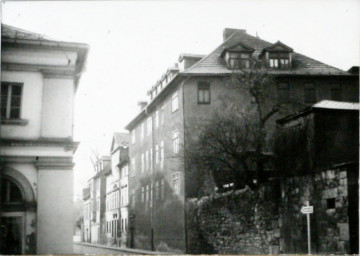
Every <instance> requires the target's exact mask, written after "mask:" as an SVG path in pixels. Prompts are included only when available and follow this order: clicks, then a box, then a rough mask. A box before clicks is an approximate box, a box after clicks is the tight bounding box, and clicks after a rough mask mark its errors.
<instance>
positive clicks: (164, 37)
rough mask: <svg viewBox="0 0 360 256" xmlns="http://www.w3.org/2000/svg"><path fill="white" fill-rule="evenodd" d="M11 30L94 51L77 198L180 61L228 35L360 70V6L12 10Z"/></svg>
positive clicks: (83, 101)
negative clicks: (95, 161)
mask: <svg viewBox="0 0 360 256" xmlns="http://www.w3.org/2000/svg"><path fill="white" fill-rule="evenodd" d="M2 14H3V16H2V20H3V22H4V23H6V24H9V25H12V26H16V27H19V28H22V29H26V30H30V31H33V32H36V33H40V34H45V35H47V36H49V37H52V38H55V39H60V40H64V41H75V42H82V43H87V44H89V45H90V52H89V57H88V60H87V65H86V66H87V67H86V72H85V73H83V75H82V77H81V81H80V86H79V89H78V91H77V95H76V99H75V100H76V102H75V135H74V139H75V140H77V141H80V142H81V145H80V147H79V148H78V150H77V153H76V155H75V162H76V166H75V193H78V192H79V191H80V189H81V186H83V185H84V184H86V181H87V179H88V178H90V177H91V175H93V170H92V167H91V163H90V160H89V157H90V156H89V155H90V149H98V150H100V151H101V152H102V154H104V155H106V154H109V151H110V142H111V137H112V133H113V132H114V131H124V127H125V126H126V125H127V124H128V123H129V121H131V119H132V118H133V117H135V115H136V114H137V113H138V110H139V108H138V107H137V102H138V101H139V100H143V99H147V96H146V92H147V90H148V89H150V88H151V86H153V85H154V84H155V83H156V81H157V80H158V79H159V78H160V77H161V76H162V75H163V73H164V72H165V71H166V69H167V68H168V67H170V66H172V65H173V64H174V63H175V62H176V61H177V59H178V57H179V55H180V53H183V52H186V53H198V54H208V53H210V52H211V51H212V50H214V49H215V48H216V47H217V46H218V45H219V44H220V43H221V42H222V31H223V29H224V28H225V27H230V28H241V29H246V30H247V32H248V33H249V34H252V35H256V33H257V34H258V36H259V37H260V38H262V39H264V40H266V41H269V42H276V41H277V40H280V41H282V42H283V43H285V44H287V45H288V46H290V47H292V48H293V49H294V51H296V52H299V53H302V54H305V55H307V56H309V57H311V58H314V59H316V60H319V61H321V62H324V63H326V64H329V65H332V66H334V67H337V68H340V69H343V70H347V69H349V68H350V67H351V66H355V65H356V66H358V65H359V42H360V40H359V33H360V32H359V31H360V26H359V23H360V20H359V18H360V17H359V16H360V15H359V14H360V1H357V0H354V1H350V0H348V1H344V0H341V1H340V0H338V1H335V0H326V1H304V0H302V1H280V0H278V1H253V0H252V1H191V2H190V1H132V2H130V1H109V2H100V1H90V2H85V1H80V2H70V1H66V2H60V1H55V2H43V1H40V2H6V3H3V5H2Z"/></svg>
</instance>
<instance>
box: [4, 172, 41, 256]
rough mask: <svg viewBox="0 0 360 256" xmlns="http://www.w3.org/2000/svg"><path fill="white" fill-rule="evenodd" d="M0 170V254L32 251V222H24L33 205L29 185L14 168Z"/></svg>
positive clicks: (33, 246)
mask: <svg viewBox="0 0 360 256" xmlns="http://www.w3.org/2000/svg"><path fill="white" fill-rule="evenodd" d="M0 171H1V172H0V254H25V253H35V252H36V251H35V248H36V244H35V232H34V231H35V227H31V224H33V226H35V223H28V222H29V220H31V218H32V219H35V218H34V217H35V208H36V207H35V200H34V193H33V190H32V188H31V185H30V183H29V181H28V180H27V179H26V178H25V177H24V176H23V175H22V174H21V173H20V172H18V171H16V170H14V169H11V168H1V170H0ZM28 224H30V225H28Z"/></svg>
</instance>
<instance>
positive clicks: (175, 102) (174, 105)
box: [171, 91, 179, 112]
mask: <svg viewBox="0 0 360 256" xmlns="http://www.w3.org/2000/svg"><path fill="white" fill-rule="evenodd" d="M178 108H179V93H178V91H175V92H174V93H173V94H172V96H171V112H175V111H176V110H178Z"/></svg>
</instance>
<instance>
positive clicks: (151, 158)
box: [150, 148, 153, 170]
mask: <svg viewBox="0 0 360 256" xmlns="http://www.w3.org/2000/svg"><path fill="white" fill-rule="evenodd" d="M152 169H153V149H152V148H151V149H150V170H152Z"/></svg>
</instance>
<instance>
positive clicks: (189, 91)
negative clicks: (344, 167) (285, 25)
mask: <svg viewBox="0 0 360 256" xmlns="http://www.w3.org/2000/svg"><path fill="white" fill-rule="evenodd" d="M255 61H256V62H261V63H262V64H263V67H264V68H265V70H266V72H267V73H268V74H271V75H273V76H274V77H275V78H276V85H275V86H274V88H271V89H270V90H272V92H273V94H274V95H277V100H278V102H279V103H292V102H296V103H300V108H299V110H300V109H304V108H305V107H308V106H311V105H313V104H315V103H317V102H320V101H322V100H330V101H333V102H339V101H344V102H359V88H358V82H359V71H358V68H356V67H353V68H351V69H350V70H349V71H343V70H340V69H337V68H334V67H331V66H329V65H327V64H324V63H321V62H319V61H316V60H314V59H312V58H309V57H307V56H305V55H303V54H300V53H297V52H295V51H294V50H293V49H292V48H291V47H289V46H287V45H285V44H283V43H281V42H280V41H278V42H276V43H269V42H267V41H265V40H262V39H260V38H259V37H257V36H252V35H250V34H248V33H246V31H245V30H242V29H225V30H224V32H223V42H222V43H220V45H219V46H218V47H217V48H216V49H214V50H213V51H212V52H211V53H210V54H207V55H196V54H181V55H180V57H179V59H178V63H176V64H175V65H174V67H171V68H169V69H168V70H167V71H166V72H165V74H164V75H163V76H162V77H161V78H160V79H159V80H158V81H157V82H156V83H155V84H154V86H152V87H151V89H150V90H149V91H148V95H149V98H150V99H149V102H148V103H146V102H140V104H139V105H140V107H141V110H140V112H139V113H138V114H137V115H136V116H135V117H134V118H133V119H132V120H131V121H130V122H129V124H128V125H127V126H126V127H125V128H126V129H127V130H128V131H129V134H128V135H125V134H121V135H120V134H114V138H113V143H112V148H111V157H110V158H102V159H101V160H100V161H99V166H98V167H97V173H96V175H95V176H94V177H93V178H92V179H90V181H89V187H88V188H86V189H84V202H85V208H84V236H83V237H84V240H85V241H88V242H92V243H104V244H109V245H116V246H128V247H132V248H141V249H146V250H157V251H171V252H177V253H185V252H189V243H190V241H189V236H188V234H187V232H188V230H189V229H191V227H190V226H188V222H187V218H186V214H187V210H186V201H187V200H188V199H191V198H196V197H198V196H199V195H200V193H199V188H200V185H201V184H202V178H203V177H201V175H199V172H198V171H197V170H196V169H195V168H194V167H193V166H192V165H191V164H190V165H188V164H186V163H185V161H184V159H186V155H184V150H183V149H184V148H186V145H187V142H188V141H189V140H191V139H193V138H194V137H195V136H196V135H195V134H192V133H191V132H189V131H191V130H189V129H188V127H191V126H192V125H193V124H194V123H196V122H197V121H198V120H201V119H206V118H207V117H211V116H212V115H213V114H214V113H216V112H217V111H219V109H220V108H221V107H222V106H223V103H224V100H225V101H228V102H231V101H236V102H237V103H239V102H240V103H241V104H243V106H244V109H245V108H246V106H247V105H248V104H251V101H252V100H251V98H250V97H248V95H246V94H244V93H241V92H238V91H234V90H233V89H231V87H229V86H228V84H229V82H230V81H231V79H232V76H233V75H234V73H236V72H242V71H243V70H248V69H249V68H250V66H251V63H253V62H255ZM335 105H336V104H335ZM289 114H290V113H280V112H279V113H277V114H275V115H274V116H272V117H271V119H270V120H269V126H268V127H267V129H268V131H269V134H270V135H271V134H273V133H274V132H275V130H276V120H279V119H282V118H285V117H286V116H287V115H289ZM126 136H128V137H126ZM119 137H120V138H121V139H119ZM340 147H341V145H340ZM122 156H123V157H122ZM339 161H341V160H339ZM332 164H336V163H334V162H332Z"/></svg>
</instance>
